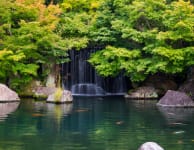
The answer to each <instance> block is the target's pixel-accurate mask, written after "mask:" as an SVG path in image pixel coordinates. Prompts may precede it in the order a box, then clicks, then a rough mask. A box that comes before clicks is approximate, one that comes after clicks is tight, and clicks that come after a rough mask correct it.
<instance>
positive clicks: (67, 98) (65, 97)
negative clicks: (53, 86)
mask: <svg viewBox="0 0 194 150" xmlns="http://www.w3.org/2000/svg"><path fill="white" fill-rule="evenodd" d="M55 92H56V91H55ZM72 101H73V97H72V94H71V92H70V91H68V90H63V91H62V94H61V96H60V98H59V99H56V96H55V93H53V94H50V95H49V96H48V98H47V103H55V104H63V103H72Z"/></svg>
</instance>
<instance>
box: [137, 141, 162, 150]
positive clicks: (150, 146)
mask: <svg viewBox="0 0 194 150" xmlns="http://www.w3.org/2000/svg"><path fill="white" fill-rule="evenodd" d="M138 150H164V149H163V148H162V147H161V146H160V145H158V144H157V143H155V142H146V143H144V144H142V145H141V146H140V147H139V149H138Z"/></svg>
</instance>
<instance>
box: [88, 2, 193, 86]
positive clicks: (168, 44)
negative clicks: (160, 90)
mask: <svg viewBox="0 0 194 150" xmlns="http://www.w3.org/2000/svg"><path fill="white" fill-rule="evenodd" d="M105 2H107V3H108V2H110V1H109V0H106V1H105ZM111 2H112V5H111V8H112V9H110V10H111V12H112V14H111V15H110V13H108V12H106V14H107V16H109V17H110V18H111V19H109V18H108V17H107V16H106V15H105V16H106V17H107V19H106V21H105V20H104V18H105V17H104V18H103V17H101V18H97V21H96V22H97V23H98V22H100V21H102V22H106V23H105V24H103V26H101V25H99V27H101V28H104V26H108V29H109V30H108V29H107V30H106V31H107V32H109V31H112V33H116V34H109V39H110V38H112V39H116V40H115V41H116V42H112V43H111V45H112V46H116V47H117V48H116V47H115V50H114V51H113V50H111V51H110V50H107V48H106V49H105V50H102V51H101V52H97V53H96V54H93V55H92V56H91V59H90V61H89V62H91V63H92V65H94V66H95V68H96V70H97V71H98V72H99V74H101V75H104V76H108V75H115V74H118V73H119V72H120V71H123V70H124V71H125V73H126V75H127V76H129V77H130V78H131V80H132V81H134V82H137V81H143V80H144V79H145V78H146V77H147V76H148V75H150V74H155V73H157V72H163V73H166V74H176V73H182V72H183V71H184V70H185V69H186V68H188V67H189V66H192V65H194V63H193V58H194V55H193V50H194V45H193V43H194V26H193V22H194V13H193V12H194V6H193V5H192V4H191V3H190V2H186V1H183V0H179V1H174V2H171V3H169V4H167V3H166V2H165V1H164V0H159V1H153V0H145V1H141V0H133V1H129V0H128V1H127V0H126V1H118V0H114V1H111ZM115 4H116V5H115ZM126 4H128V5H126ZM109 6H110V5H109ZM104 8H106V7H104ZM109 8H110V7H109ZM102 9H103V7H102ZM103 11H107V9H106V10H105V9H104V10H102V11H101V12H102V13H101V15H104V13H103ZM99 16H100V15H99ZM98 19H100V20H99V21H98ZM99 35H100V33H99ZM96 37H97V39H98V36H96ZM106 43H109V42H108V41H106ZM122 48H126V49H125V51H127V52H131V53H136V52H137V51H138V57H132V58H131V57H130V56H131V53H128V54H126V56H125V57H123V56H122V57H121V56H120V54H119V53H120V51H122V50H121V49H122ZM108 49H109V48H108Z"/></svg>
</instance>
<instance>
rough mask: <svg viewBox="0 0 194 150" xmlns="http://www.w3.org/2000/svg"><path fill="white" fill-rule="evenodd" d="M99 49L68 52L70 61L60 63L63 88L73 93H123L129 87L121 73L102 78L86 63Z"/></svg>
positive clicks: (93, 94) (89, 94) (97, 94)
mask: <svg viewBox="0 0 194 150" xmlns="http://www.w3.org/2000/svg"><path fill="white" fill-rule="evenodd" d="M99 49H100V48H95V47H94V48H88V49H84V50H80V51H76V50H71V51H70V52H69V57H70V60H71V61H70V62H68V63H65V64H63V65H62V72H61V74H62V81H63V86H64V88H66V89H68V90H71V91H72V93H73V95H80V96H83V95H85V96H99V95H100V96H101V95H104V96H105V95H124V93H126V92H127V90H128V89H129V87H130V82H129V79H128V78H127V77H125V76H124V75H123V73H120V74H119V75H118V76H116V77H107V78H103V77H101V76H99V75H98V74H97V72H96V71H95V70H94V68H93V67H92V66H91V65H90V64H89V63H88V61H87V60H88V59H89V57H90V55H91V54H92V53H95V52H96V51H97V50H99Z"/></svg>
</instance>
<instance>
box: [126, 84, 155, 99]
mask: <svg viewBox="0 0 194 150" xmlns="http://www.w3.org/2000/svg"><path fill="white" fill-rule="evenodd" d="M125 98H127V99H157V98H158V94H157V92H156V90H155V88H154V87H149V86H143V87H139V88H137V89H135V90H132V91H131V92H129V94H127V95H125Z"/></svg>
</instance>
